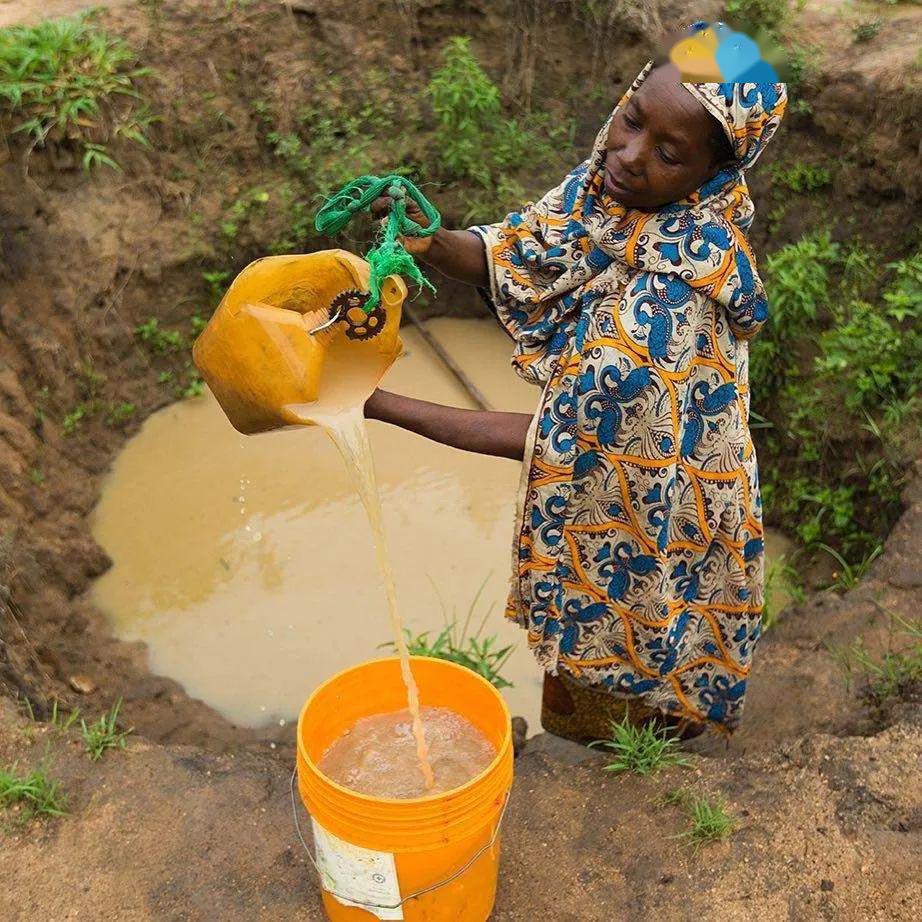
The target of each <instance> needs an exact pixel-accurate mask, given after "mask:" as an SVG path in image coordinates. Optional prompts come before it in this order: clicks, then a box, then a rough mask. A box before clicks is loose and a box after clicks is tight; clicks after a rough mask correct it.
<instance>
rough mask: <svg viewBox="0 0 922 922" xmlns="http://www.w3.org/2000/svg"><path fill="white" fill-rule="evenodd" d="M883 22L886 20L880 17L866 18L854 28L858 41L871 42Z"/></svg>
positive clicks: (853, 31)
mask: <svg viewBox="0 0 922 922" xmlns="http://www.w3.org/2000/svg"><path fill="white" fill-rule="evenodd" d="M883 24H884V21H883V20H882V19H880V18H877V19H866V20H865V21H864V22H859V23H858V24H857V25H855V26H854V27H853V28H852V35H854V36H855V41H856V42H869V41H871V39H872V38H874V37H875V36H876V35H877V33H878V32H880V29H881V26H883Z"/></svg>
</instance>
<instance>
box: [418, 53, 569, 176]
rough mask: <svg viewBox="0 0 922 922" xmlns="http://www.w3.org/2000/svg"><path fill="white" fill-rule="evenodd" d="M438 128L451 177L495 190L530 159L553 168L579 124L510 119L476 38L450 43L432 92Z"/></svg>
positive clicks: (534, 117)
mask: <svg viewBox="0 0 922 922" xmlns="http://www.w3.org/2000/svg"><path fill="white" fill-rule="evenodd" d="M426 94H427V96H428V97H429V99H430V101H431V103H432V108H433V111H434V112H435V116H436V121H437V125H438V132H437V144H438V149H439V158H440V160H441V163H442V164H443V166H444V168H445V171H446V173H447V174H448V175H449V176H450V177H452V178H454V179H466V180H470V181H472V182H474V183H475V184H477V185H479V186H480V187H482V188H483V189H489V190H493V189H495V188H496V186H497V185H498V184H499V183H501V182H502V181H503V180H504V179H505V181H507V182H508V181H509V176H508V174H509V173H510V171H513V170H515V169H516V168H518V167H519V166H520V164H521V163H522V162H523V161H524V160H525V159H526V157H527V158H528V159H529V160H530V161H531V162H532V163H538V164H540V163H546V164H548V163H553V162H554V161H555V160H556V158H557V151H558V150H559V149H560V148H561V147H562V146H565V145H566V143H567V142H566V135H567V134H568V133H571V137H570V140H571V141H572V131H573V125H572V124H570V125H564V126H553V125H552V124H551V122H550V120H549V118H548V117H547V115H546V114H544V113H541V112H532V113H531V114H530V115H528V116H526V117H521V118H513V119H510V118H505V117H504V116H503V113H502V104H501V100H500V93H499V88H498V87H497V86H496V85H495V84H494V83H493V82H492V81H491V80H490V78H489V77H488V76H487V74H486V73H485V72H484V70H483V68H482V67H481V66H480V63H479V62H478V61H477V58H476V57H475V56H474V53H473V52H472V51H471V45H470V39H469V38H464V37H461V36H455V37H453V38H450V39H449V40H448V41H447V42H446V44H445V47H444V48H443V50H442V64H441V66H440V67H439V68H438V69H437V70H436V71H435V72H434V73H433V75H432V79H431V80H430V81H429V84H428V86H427V87H426Z"/></svg>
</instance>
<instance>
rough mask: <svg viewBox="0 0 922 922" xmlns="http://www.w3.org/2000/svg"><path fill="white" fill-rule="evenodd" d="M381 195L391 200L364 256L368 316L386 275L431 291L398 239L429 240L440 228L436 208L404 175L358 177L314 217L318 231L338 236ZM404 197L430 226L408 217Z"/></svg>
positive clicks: (440, 218)
mask: <svg viewBox="0 0 922 922" xmlns="http://www.w3.org/2000/svg"><path fill="white" fill-rule="evenodd" d="M382 195H389V196H390V197H391V199H392V203H391V207H390V209H389V211H388V216H387V221H386V222H385V225H384V229H383V230H382V231H381V233H380V234H379V236H378V240H377V244H376V245H375V246H374V247H372V249H370V250H369V251H368V252H367V253H366V254H365V259H367V260H368V264H369V266H370V267H371V273H370V276H369V279H368V291H369V298H368V302H367V304H366V305H365V311H366V312H367V313H371V311H372V310H374V308H375V307H377V306H378V303H379V301H380V300H381V283H382V282H383V281H384V280H385V279H386V278H387V277H388V276H389V275H405V276H407V277H408V278H410V279H412V280H413V281H414V282H416V284H417V285H420V286H422V285H425V286H426V287H427V288H428V289H429V290H430V291H435V286H433V285H432V283H431V282H430V281H429V280H428V279H427V278H426V277H425V276H424V275H423V274H422V272H421V271H420V269H419V266H418V265H417V264H416V260H415V259H413V257H412V256H411V255H410V254H409V253H408V252H407V251H406V250H405V249H404V248H403V245H402V244H401V243H400V241H399V240H398V239H397V238H398V237H429V236H431V235H432V234H434V233H435V232H436V231H437V230H438V229H439V228H440V227H441V226H442V216H441V215H440V214H439V213H438V211H437V210H436V207H435V206H434V205H433V204H432V202H430V201H429V199H427V198H426V196H425V195H423V194H422V192H420V191H419V189H418V188H417V187H416V185H415V184H414V183H412V182H411V181H410V180H409V179H407V178H406V177H405V176H397V175H395V174H391V175H390V176H380V177H379V176H359V177H358V178H357V179H353V180H352V182H350V183H347V184H346V185H345V186H343V187H342V189H340V190H339V192H337V193H335V194H334V195H332V196H331V197H330V198H329V199H328V200H327V201H326V203H325V204H324V205H323V207H322V208H321V209H320V210H319V211H318V212H317V216H316V217H315V218H314V227H315V228H316V229H317V232H318V233H320V234H323V235H325V236H331V235H333V234H337V233H339V232H340V231H341V230H342V229H343V228H344V227H345V226H346V225H347V224H348V223H349V221H351V220H352V217H353V216H354V215H356V214H358V212H360V211H365V210H366V209H367V208H369V207H370V206H371V203H372V202H373V201H374V200H375V199H376V198H379V197H380V196H382ZM407 197H409V198H411V199H412V200H413V201H414V202H416V204H417V205H419V208H420V211H422V213H423V214H424V215H425V216H426V218H427V219H428V221H429V224H428V225H427V226H426V227H423V226H422V225H421V224H417V223H416V221H414V220H412V219H411V218H408V217H407Z"/></svg>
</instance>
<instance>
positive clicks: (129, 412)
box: [106, 403, 138, 429]
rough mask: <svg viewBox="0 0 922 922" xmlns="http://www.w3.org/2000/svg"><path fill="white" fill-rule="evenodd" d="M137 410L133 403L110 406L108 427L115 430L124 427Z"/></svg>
mask: <svg viewBox="0 0 922 922" xmlns="http://www.w3.org/2000/svg"><path fill="white" fill-rule="evenodd" d="M137 409H138V408H137V407H136V406H135V405H134V404H133V403H118V404H110V406H109V408H108V409H107V410H106V425H107V426H110V427H111V428H113V429H117V428H119V427H120V426H124V425H125V423H127V422H128V420H129V419H131V417H132V416H134V414H135V413H136V412H137Z"/></svg>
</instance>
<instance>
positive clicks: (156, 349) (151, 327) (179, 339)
mask: <svg viewBox="0 0 922 922" xmlns="http://www.w3.org/2000/svg"><path fill="white" fill-rule="evenodd" d="M135 335H136V336H137V337H138V339H140V340H141V342H142V343H144V345H145V346H147V347H148V349H150V351H151V352H153V353H155V354H157V355H164V354H166V353H168V352H177V351H179V350H180V349H182V347H183V345H184V339H183V335H182V333H181V332H180V331H179V330H164V329H163V328H162V327H161V326H160V321H159V320H158V319H157V318H156V317H150V318H148V319H147V320H145V321H144V323H141V324H138V326H137V327H135Z"/></svg>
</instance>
